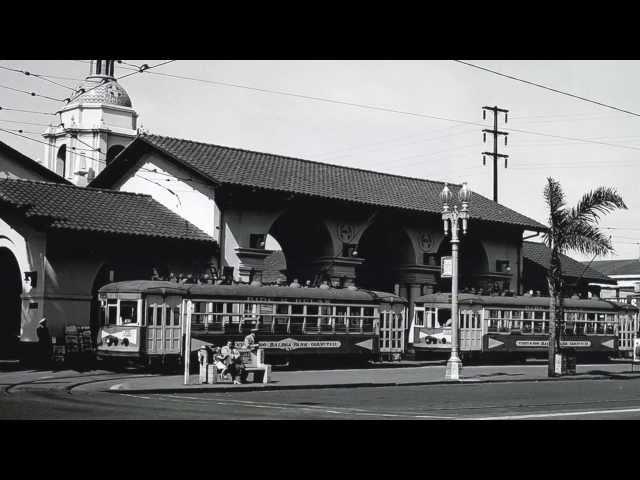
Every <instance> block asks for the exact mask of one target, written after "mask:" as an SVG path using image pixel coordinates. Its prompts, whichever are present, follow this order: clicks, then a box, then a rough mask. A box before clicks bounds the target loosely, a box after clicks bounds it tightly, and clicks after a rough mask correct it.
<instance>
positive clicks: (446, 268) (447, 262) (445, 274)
mask: <svg viewBox="0 0 640 480" xmlns="http://www.w3.org/2000/svg"><path fill="white" fill-rule="evenodd" d="M440 276H441V277H442V278H451V277H452V276H453V258H452V257H442V258H440Z"/></svg>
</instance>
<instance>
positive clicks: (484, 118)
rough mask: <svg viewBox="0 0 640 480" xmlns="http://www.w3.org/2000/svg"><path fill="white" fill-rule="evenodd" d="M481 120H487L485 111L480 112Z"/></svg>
mask: <svg viewBox="0 0 640 480" xmlns="http://www.w3.org/2000/svg"><path fill="white" fill-rule="evenodd" d="M482 119H483V120H486V119H487V111H486V110H482Z"/></svg>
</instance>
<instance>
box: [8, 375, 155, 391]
mask: <svg viewBox="0 0 640 480" xmlns="http://www.w3.org/2000/svg"><path fill="white" fill-rule="evenodd" d="M107 375H115V374H114V373H95V374H83V375H70V376H63V377H56V376H55V375H49V376H46V377H40V378H36V379H34V380H27V381H22V382H15V383H10V384H7V385H8V386H6V387H5V388H4V389H3V393H7V394H10V393H11V390H13V389H14V388H18V387H22V386H27V385H47V384H64V383H67V382H65V380H67V381H69V380H74V379H85V378H90V377H99V376H107ZM146 376H150V374H148V375H138V376H137V377H146ZM122 378H134V377H132V376H131V375H126V376H122V375H121V376H118V377H112V378H98V379H92V380H89V381H86V382H78V383H75V384H71V385H70V386H68V387H65V390H67V393H71V389H72V388H75V387H78V386H81V385H86V384H89V383H97V382H107V381H110V380H120V379H122ZM43 380H45V381H43Z"/></svg>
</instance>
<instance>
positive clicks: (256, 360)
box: [201, 348, 271, 383]
mask: <svg viewBox="0 0 640 480" xmlns="http://www.w3.org/2000/svg"><path fill="white" fill-rule="evenodd" d="M238 350H239V351H240V354H241V356H242V364H243V365H244V369H245V372H247V373H251V374H252V376H253V382H254V383H258V382H261V383H269V380H270V379H271V365H269V364H266V363H264V350H263V349H261V348H259V349H257V350H249V349H246V348H239V349H238ZM207 370H208V371H207V374H206V380H205V381H202V379H201V383H207V382H208V383H218V382H219V381H220V380H223V377H222V374H221V373H219V372H218V369H217V368H216V366H215V364H210V365H208V367H207Z"/></svg>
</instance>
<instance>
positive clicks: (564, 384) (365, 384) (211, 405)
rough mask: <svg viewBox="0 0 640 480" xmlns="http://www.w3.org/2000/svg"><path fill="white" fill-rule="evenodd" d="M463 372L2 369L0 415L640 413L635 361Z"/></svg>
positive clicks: (484, 416) (435, 368)
mask: <svg viewBox="0 0 640 480" xmlns="http://www.w3.org/2000/svg"><path fill="white" fill-rule="evenodd" d="M463 373H464V380H463V381H461V382H443V380H442V377H443V375H444V366H443V365H430V366H420V367H405V368H371V369H352V370H316V371H277V372H274V375H273V384H272V385H269V386H262V385H257V386H255V385H247V386H244V385H241V386H233V385H217V386H216V385H212V386H199V385H192V386H189V387H186V388H181V387H180V383H181V381H182V376H179V375H151V374H148V373H145V372H130V373H127V372H109V371H105V370H94V371H87V372H76V371H73V370H61V371H56V372H52V371H37V370H23V371H14V372H0V391H2V394H0V419H47V420H51V419H192V420H196V419H218V420H222V419H224V420H229V419H287V420H291V419H330V420H340V419H348V420H367V419H375V420H383V419H387V420H393V419H396V420H398V419H399V420H411V419H413V420H447V421H448V420H459V419H467V420H469V419H471V420H516V419H534V420H544V419H556V420H557V419H628V418H640V372H631V365H630V364H623V363H618V364H603V365H579V366H578V372H577V375H575V376H571V377H562V378H557V379H546V365H542V364H537V365H490V366H466V367H465V369H464V372H463ZM176 383H177V385H176ZM151 387H153V388H151ZM267 387H269V388H267Z"/></svg>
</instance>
